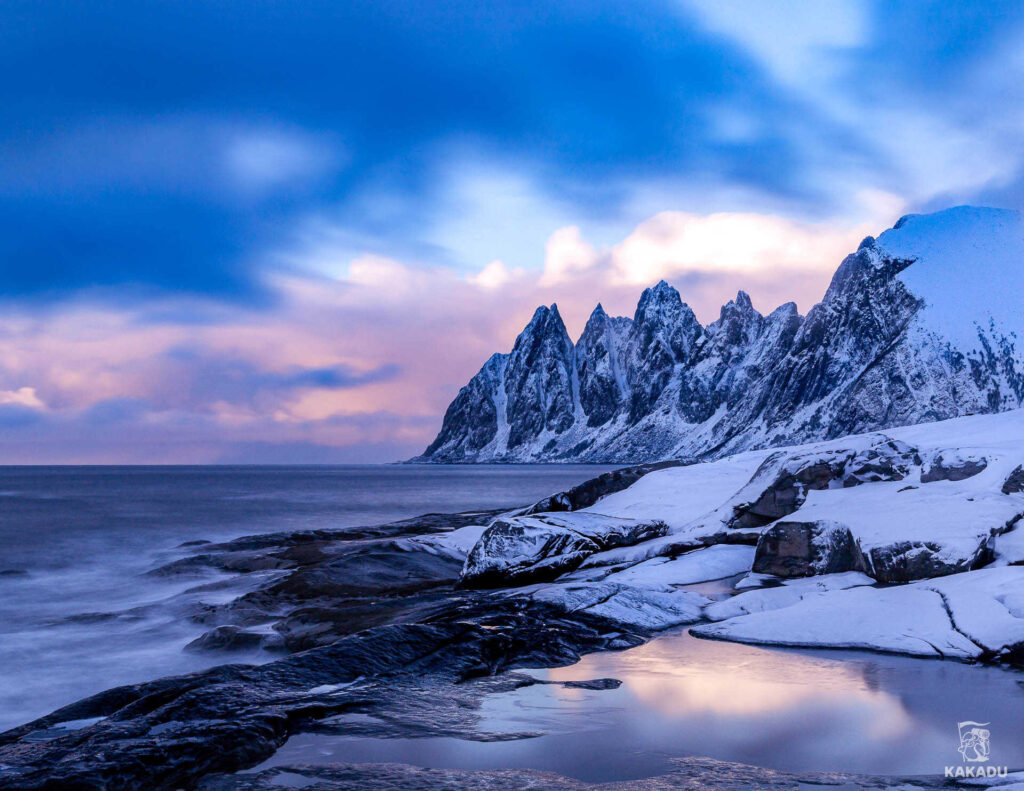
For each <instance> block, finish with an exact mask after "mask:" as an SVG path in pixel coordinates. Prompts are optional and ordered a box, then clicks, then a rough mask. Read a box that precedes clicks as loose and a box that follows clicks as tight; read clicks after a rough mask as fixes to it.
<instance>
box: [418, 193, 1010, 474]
mask: <svg viewBox="0 0 1024 791" xmlns="http://www.w3.org/2000/svg"><path fill="white" fill-rule="evenodd" d="M1018 336H1021V337H1024V217H1022V216H1021V214H1019V213H1018V212H1012V211H1005V210H1000V209H987V208H974V207H967V206H962V207H957V208H952V209H947V210H945V211H941V212H937V213H934V214H928V215H908V216H906V217H903V218H902V219H901V220H900V221H899V222H898V223H896V225H895V226H894V227H893V228H891V229H889V230H888V231H885V233H883V234H882V235H881V236H880V237H878V239H873V238H871V237H868V238H867V239H865V240H864V241H863V242H862V243H861V245H860V248H859V249H858V250H857V251H856V252H855V253H853V254H851V255H849V256H847V258H846V259H845V260H844V261H843V262H842V264H841V265H840V267H839V269H838V270H837V271H836V273H835V275H834V277H833V279H832V283H831V285H830V286H829V288H828V291H827V292H826V294H825V297H824V299H823V300H822V301H821V302H820V303H819V304H818V305H815V306H814V307H813V308H812V309H811V310H810V311H809V312H808V313H807V315H806V316H800V315H799V314H798V312H797V309H796V306H795V305H794V304H793V303H787V304H785V305H783V306H781V307H779V308H777V309H776V310H775V311H773V312H772V313H771V314H769V315H767V316H763V315H761V314H760V313H758V312H757V311H756V310H755V309H754V308H753V306H752V305H751V303H750V298H749V297H748V296H747V295H746V294H745V293H743V292H742V291H741V292H740V293H739V294H738V295H737V296H736V299H735V300H733V301H730V302H729V303H728V304H727V305H725V306H724V307H723V308H722V311H721V315H720V317H719V318H718V320H717V321H714V322H712V323H711V324H708V325H707V326H706V327H702V326H701V325H700V323H699V322H698V321H697V318H696V317H695V316H694V314H693V311H692V310H690V308H689V307H688V306H687V305H686V304H685V303H684V302H683V301H682V300H681V298H680V296H679V292H677V291H676V290H675V289H674V288H673V287H672V286H670V285H668V284H667V283H665V282H664V281H662V282H660V283H658V284H657V285H656V286H654V287H652V288H649V289H647V290H645V291H644V292H643V295H642V296H641V297H640V302H639V304H638V305H637V309H636V313H635V314H634V316H633V318H632V319H628V318H621V317H611V316H608V315H607V314H606V313H605V312H604V310H603V309H602V307H601V306H600V305H598V306H597V308H595V309H594V312H593V314H592V315H591V317H590V319H589V321H588V322H587V325H586V328H585V329H584V331H583V334H582V335H581V336H580V339H579V341H578V342H577V343H575V344H573V343H572V341H571V339H570V337H569V335H568V333H567V332H566V329H565V325H564V324H563V322H562V319H561V317H560V316H559V314H558V309H557V307H556V306H555V305H551V306H550V307H540V308H537V311H536V313H534V315H533V318H532V319H531V321H530V323H529V324H528V325H527V327H526V328H525V329H524V330H523V332H522V334H520V336H519V337H518V338H517V339H516V342H515V345H514V347H513V349H512V351H511V353H509V354H496V355H494V356H493V357H491V359H490V360H488V361H487V363H486V364H485V365H484V367H483V368H482V369H481V370H480V372H479V373H478V374H477V375H476V376H474V377H473V379H472V380H470V382H469V384H467V385H466V386H465V387H463V388H462V390H461V391H460V392H459V394H458V396H457V397H456V398H455V400H454V401H453V402H452V404H451V405H450V406H449V407H448V410H447V412H446V413H445V417H444V423H443V426H442V428H441V431H440V433H439V434H438V435H437V438H436V439H435V440H434V441H433V442H432V443H431V444H430V446H429V447H428V448H427V449H426V451H424V453H423V455H422V456H421V457H419V458H418V459H416V460H417V461H431V462H493V461H512V462H527V461H594V462H597V461H603V462H616V463H618V462H636V461H651V460H656V459H663V458H675V457H696V458H713V457H718V456H723V455H726V454H729V453H735V452H737V451H741V450H747V449H751V448H761V447H770V446H775V445H783V444H792V443H797V442H806V441H811V440H821V439H829V438H833V437H839V436H843V435H846V434H853V433H858V432H864V431H871V430H876V429H882V428H889V427H893V426H901V425H909V424H915V423H922V422H928V421H934V420H942V419H945V418H951V417H956V416H960V415H968V414H976V413H982V412H998V411H1002V410H1006V409H1011V408H1016V407H1019V406H1021V405H1024V349H1022V348H1021V347H1020V345H1019V344H1018Z"/></svg>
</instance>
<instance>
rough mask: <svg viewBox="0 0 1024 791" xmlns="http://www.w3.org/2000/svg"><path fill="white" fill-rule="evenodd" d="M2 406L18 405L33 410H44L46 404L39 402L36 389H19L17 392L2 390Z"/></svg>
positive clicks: (0, 391) (0, 401) (0, 399)
mask: <svg viewBox="0 0 1024 791" xmlns="http://www.w3.org/2000/svg"><path fill="white" fill-rule="evenodd" d="M0 404H3V405H6V404H18V405H20V406H25V407H31V408H33V409H44V408H45V407H46V404H44V403H43V402H42V401H40V400H39V396H37V395H36V390H35V388H34V387H19V388H18V389H17V390H0Z"/></svg>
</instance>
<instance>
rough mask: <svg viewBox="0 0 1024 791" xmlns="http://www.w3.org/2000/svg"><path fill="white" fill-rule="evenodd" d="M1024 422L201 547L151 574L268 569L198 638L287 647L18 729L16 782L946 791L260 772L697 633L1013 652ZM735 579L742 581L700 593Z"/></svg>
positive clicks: (759, 456)
mask: <svg viewBox="0 0 1024 791" xmlns="http://www.w3.org/2000/svg"><path fill="white" fill-rule="evenodd" d="M1022 424H1024V419H1022V416H1021V414H1020V413H1006V414H1004V415H997V416H988V417H980V418H970V419H966V420H963V421H955V422H954V423H947V424H935V425H933V426H930V427H928V426H925V427H915V428H910V429H904V430H899V431H898V432H893V433H892V434H891V435H877V434H875V435H865V436H863V437H852V438H846V439H844V440H837V441H834V442H831V443H822V444H819V445H815V446H804V447H801V448H791V449H784V450H782V451H776V452H770V451H759V452H752V453H748V454H742V455H740V456H737V457H733V458H730V459H725V460H721V461H718V462H713V463H708V464H693V465H659V466H656V467H646V468H639V469H633V470H624V471H617V472H615V473H611V474H607V475H604V476H601V477H600V478H598V479H595V480H594V481H591V482H588V483H587V484H584V485H582V486H581V487H576V488H575V489H573V490H570V491H567V492H563V493H560V494H558V495H554V496H552V497H550V498H547V499H546V500H545V501H542V503H539V504H537V505H535V506H532V507H525V508H522V509H519V510H516V511H513V512H504V513H499V512H493V511H491V512H472V513H465V514H428V515H425V516H422V517H419V518H416V519H410V520H405V521H402V522H396V523H392V524H389V525H381V526H376V527H367V528H361V529H354V530H344V531H329V530H318V531H299V532H291V533H278V534H271V535H260V536H252V537H246V538H241V539H237V540H234V541H229V542H226V543H221V544H206V543H201V542H199V543H194V544H192V545H190V546H187V547H183V548H182V552H183V553H184V554H185V556H184V557H182V558H179V559H177V560H175V561H174V562H172V563H169V564H168V565H165V566H163V567H161V568H159V569H156V570H154V571H152V572H150V573H152V574H157V575H162V576H174V577H178V578H181V579H182V580H188V579H189V578H190V577H194V578H195V581H196V586H197V588H199V587H202V586H204V585H206V586H209V585H211V584H220V583H210V582H209V579H210V575H211V574H214V573H216V574H220V575H223V574H224V573H225V572H227V573H230V574H231V575H234V577H235V578H239V579H249V580H252V583H251V584H249V585H248V588H247V590H246V591H245V592H243V593H241V595H239V596H237V597H236V598H234V599H231V600H230V601H227V602H226V603H223V604H217V605H201V606H199V605H195V606H193V609H192V610H191V611H189V612H188V613H187V616H188V617H189V618H191V619H192V620H193V621H194V622H196V623H200V624H202V625H204V626H206V627H207V631H206V633H205V634H204V635H203V636H202V637H200V638H199V639H198V640H196V641H194V642H193V643H192V644H190V645H189V646H188V648H189V650H195V651H207V652H217V653H218V654H219V655H222V656H223V657H224V659H225V661H226V662H230V660H231V658H232V652H234V651H243V650H250V649H252V648H253V647H254V646H259V647H261V648H262V649H264V650H265V651H268V652H274V654H276V655H277V657H278V658H276V659H274V660H273V661H269V662H267V663H265V664H261V665H245V664H224V665H221V666H218V667H214V668H212V669H210V670H207V671H203V672H198V673H192V674H188V675H183V676H175V677H169V678H163V679H159V680H156V681H152V682H147V683H142V684H135V685H130V686H125V687H119V688H116V689H111V690H108V691H106V692H102V693H100V694H98V695H94V696H92V697H89V698H87V699H85V700H82V701H79V702H77V703H74V704H72V705H70V706H66V707H64V708H62V709H59V710H58V711H55V712H53V713H52V714H50V715H47V716H45V717H42V718H40V719H38V720H36V721H34V722H31V723H28V724H26V725H23V726H21V727H18V728H15V729H13V730H10V731H7V732H6V733H3V734H0V789H101V788H102V789H116V788H200V789H264V788H271V787H280V786H281V785H282V784H285V785H288V784H292V785H298V786H299V787H315V788H323V789H335V788H339V789H340V788H369V789H372V788H416V787H422V788H451V789H463V788H466V789H468V788H491V789H501V788H513V787H514V788H529V787H536V788H542V787H543V788H558V789H562V788H564V789H584V788H607V789H626V788H631V789H661V788H722V789H731V788H777V787H778V788H794V787H802V786H801V784H804V785H810V786H812V787H813V786H829V785H832V786H835V785H839V786H842V787H846V788H887V787H894V786H896V785H902V786H903V787H923V788H926V787H940V786H941V784H942V782H943V781H942V780H941V778H917V779H904V780H896V779H893V778H888V779H885V778H882V779H879V778H864V777H860V778H857V777H852V776H838V775H837V776H832V775H829V776H821V775H814V776H807V777H804V776H796V775H786V774H782V773H778V772H772V771H769V770H762V769H755V768H751V767H741V766H739V765H735V764H726V763H720V762H711V761H706V760H703V759H686V760H681V761H678V762H677V763H676V764H675V766H676V767H677V768H676V770H674V771H673V772H672V773H670V774H667V775H664V776H661V777H655V778H649V779H646V780H638V781H630V782H628V783H611V784H604V785H600V786H595V785H591V784H587V783H582V782H578V781H575V780H571V779H567V778H564V777H556V776H553V775H548V774H545V773H540V772H532V771H527V770H523V771H502V772H469V771H467V772H455V771H441V770H426V769H416V768H413V767H409V766H397V765H362V766H355V765H344V766H342V765H332V766H326V767H324V766H319V767H309V766H295V767H275V768H273V769H268V770H265V771H260V772H258V773H255V774H239V773H240V772H244V771H245V770H249V769H252V768H253V767H256V766H258V765H259V764H261V763H262V762H263V761H265V760H266V759H267V758H269V757H270V756H272V755H273V754H274V753H275V751H276V750H277V749H278V748H280V746H281V745H283V744H284V743H285V741H287V740H288V739H289V738H290V737H291V736H293V735H295V734H298V733H304V732H305V733H326V734H339V735H359V736H373V737H381V738H389V737H413V738H415V737H428V736H448V737H455V738H460V739H471V740H478V741H489V740H498V739H519V738H529V737H531V736H535V735H537V734H534V733H488V732H486V731H484V730H481V729H480V724H479V723H480V717H479V708H480V705H481V701H483V700H484V699H485V698H486V696H487V695H491V694H494V693H499V692H507V691H510V690H514V689H518V688H521V687H524V686H529V685H533V684H538V683H546V682H542V681H539V680H538V679H536V678H534V677H533V676H531V675H527V674H524V673H521V672H517V671H518V670H520V669H525V668H542V667H555V666H563V665H568V664H571V663H573V662H575V661H576V660H578V659H579V657H580V656H581V655H583V654H587V653H591V652H595V651H609V650H620V649H625V648H630V647H634V646H637V645H640V644H642V643H643V642H645V641H647V640H649V639H651V638H652V637H653V636H655V635H657V634H658V633H659V632H661V631H663V630H666V629H670V628H673V627H680V626H688V625H693V629H692V633H693V634H695V635H698V636H702V637H708V638H715V639H725V640H737V641H741V642H750V643H769V644H777V645H794V646H818V647H858V648H865V649H868V650H877V651H891V652H896V653H905V654H909V655H913V656H931V657H937V658H947V659H959V660H965V661H986V662H988V661H998V662H1003V663H1009V664H1017V663H1019V662H1020V657H1021V647H1022V646H1024V601H1022V599H1021V597H1022V594H1020V593H1019V592H1018V591H1019V590H1020V589H1021V585H1020V583H1021V582H1022V581H1024V568H1022V567H1021V565H1020V564H1021V563H1022V562H1024V553H1022V552H1021V549H1022V547H1021V546H1020V542H1019V541H1018V540H1017V539H1018V537H1019V531H1018V529H1017V523H1018V521H1019V519H1020V517H1021V514H1024V493H1022V492H1021V491H1020V489H1021V486H1020V485H1019V482H1020V473H1019V465H1020V463H1021V461H1022V459H1020V458H1018V456H1019V455H1020V453H1019V448H1020V447H1022V444H1021V440H1022V439H1024V426H1022ZM901 432H902V433H901ZM897 434H898V436H897ZM967 436H969V437H970V438H971V442H970V443H967V442H963V443H959V444H957V443H956V442H953V440H956V439H957V437H967ZM936 438H938V440H941V441H940V442H939V444H936V441H937V439H936ZM726 579H728V580H731V582H730V583H729V585H727V586H725V587H726V588H727V590H725V592H724V593H721V594H711V593H708V591H707V590H706V589H700V590H696V589H694V588H695V586H696V587H697V588H699V586H700V585H701V584H706V583H708V582H709V581H714V580H726ZM568 683H570V684H575V685H579V684H581V682H578V681H575V682H568ZM616 683H617V682H616V681H615V680H614V679H593V680H591V681H589V682H583V684H584V685H585V686H588V688H593V689H604V688H612V687H614V686H615V685H616ZM353 715H359V716H353ZM282 777H283V778H284V779H282Z"/></svg>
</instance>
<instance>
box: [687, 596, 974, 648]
mask: <svg viewBox="0 0 1024 791" xmlns="http://www.w3.org/2000/svg"><path fill="white" fill-rule="evenodd" d="M744 595H748V594H744ZM690 631H691V632H692V633H693V634H695V635H697V636H698V637H711V638H718V639H724V640H734V641H736V642H740V643H753V644H762V645H786V646H802V647H808V648H860V649H867V650H873V651H888V652H893V653H900V654H910V655H912V656H932V657H951V658H957V659H972V658H975V657H977V656H979V654H980V653H981V651H980V649H979V647H978V646H977V645H975V644H974V643H973V642H972V641H971V640H970V639H968V638H967V637H965V636H964V635H963V634H961V633H960V632H958V631H957V630H956V629H955V628H954V627H953V625H952V623H950V619H949V615H948V613H947V612H946V607H945V605H944V604H943V601H942V597H941V596H940V595H939V594H938V593H936V592H935V591H933V590H928V589H926V588H921V587H917V586H914V585H906V586H902V587H897V588H885V589H878V588H870V587H855V588H851V589H849V590H837V591H829V592H826V593H822V594H820V595H818V596H813V597H812V596H808V597H805V598H802V599H800V600H798V601H796V602H794V603H793V604H791V605H790V606H788V607H781V608H778V609H771V610H765V611H763V612H753V613H751V614H749V615H743V616H740V617H738V618H731V619H729V620H726V621H720V622H718V623H712V624H701V625H700V626H695V627H693V628H692V629H691V630H690Z"/></svg>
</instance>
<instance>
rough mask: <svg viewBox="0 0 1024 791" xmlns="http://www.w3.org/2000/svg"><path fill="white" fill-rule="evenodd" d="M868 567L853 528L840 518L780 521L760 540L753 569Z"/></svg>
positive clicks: (798, 573)
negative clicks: (837, 520) (811, 520)
mask: <svg viewBox="0 0 1024 791" xmlns="http://www.w3.org/2000/svg"><path fill="white" fill-rule="evenodd" d="M867 568H868V566H867V563H866V561H865V559H864V556H863V554H862V553H861V551H860V547H859V546H858V544H857V541H856V540H855V539H854V537H853V534H852V533H851V532H850V528H848V527H846V526H845V525H843V524H840V523H839V522H833V521H830V520H820V521H815V522H777V523H776V524H774V525H772V526H771V527H770V528H768V529H767V530H766V531H765V532H764V533H763V534H762V536H761V539H760V540H759V541H758V542H757V550H756V552H755V554H754V566H753V571H754V572H755V573H758V574H774V575H775V576H777V577H809V576H811V575H814V574H834V573H837V572H841V571H866V570H867Z"/></svg>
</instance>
